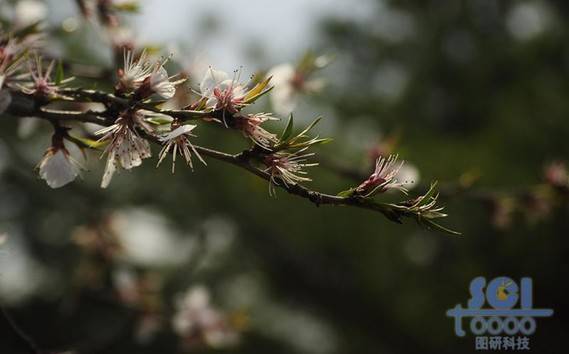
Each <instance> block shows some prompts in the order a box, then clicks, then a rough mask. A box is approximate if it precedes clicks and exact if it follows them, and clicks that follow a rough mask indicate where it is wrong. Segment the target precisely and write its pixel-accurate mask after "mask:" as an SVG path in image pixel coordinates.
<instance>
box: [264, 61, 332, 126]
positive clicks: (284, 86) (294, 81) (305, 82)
mask: <svg viewBox="0 0 569 354" xmlns="http://www.w3.org/2000/svg"><path fill="white" fill-rule="evenodd" d="M267 76H271V77H272V80H271V82H272V83H273V85H274V88H273V90H272V92H271V95H270V100H271V105H272V107H273V109H274V111H275V112H276V113H277V114H279V115H282V116H285V115H288V114H290V113H291V112H292V111H293V110H294V109H295V108H296V106H297V105H298V101H299V98H300V95H301V94H302V93H312V92H316V91H319V90H321V89H322V87H323V85H324V83H323V81H322V80H320V79H308V77H307V75H306V74H304V73H302V72H300V71H299V70H297V68H295V67H294V66H293V65H292V64H288V63H287V64H281V65H277V66H275V67H274V68H272V69H271V70H269V73H268V74H267Z"/></svg>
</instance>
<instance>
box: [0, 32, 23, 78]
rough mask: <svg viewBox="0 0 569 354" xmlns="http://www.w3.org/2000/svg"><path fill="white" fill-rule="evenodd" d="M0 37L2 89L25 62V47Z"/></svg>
mask: <svg viewBox="0 0 569 354" xmlns="http://www.w3.org/2000/svg"><path fill="white" fill-rule="evenodd" d="M1 37H2V36H1V35H0V89H2V87H4V85H5V84H6V82H7V81H9V79H10V78H11V77H13V76H14V75H15V74H16V73H17V72H18V71H19V70H20V68H21V66H22V64H23V62H24V56H23V55H22V50H23V46H22V45H21V44H18V43H16V41H15V40H13V39H8V40H4V39H2V38H1Z"/></svg>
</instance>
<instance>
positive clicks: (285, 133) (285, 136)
mask: <svg viewBox="0 0 569 354" xmlns="http://www.w3.org/2000/svg"><path fill="white" fill-rule="evenodd" d="M293 123H294V119H293V117H292V113H291V114H290V116H289V118H288V122H287V123H286V127H285V129H284V131H283V133H282V135H281V139H280V140H281V142H283V141H286V140H287V139H288V138H289V137H290V136H291V135H292V126H293Z"/></svg>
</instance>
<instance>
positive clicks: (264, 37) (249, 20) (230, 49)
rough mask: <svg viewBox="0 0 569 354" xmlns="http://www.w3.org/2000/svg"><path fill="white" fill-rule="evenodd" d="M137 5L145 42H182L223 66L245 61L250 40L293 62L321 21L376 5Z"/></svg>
mask: <svg viewBox="0 0 569 354" xmlns="http://www.w3.org/2000/svg"><path fill="white" fill-rule="evenodd" d="M141 4H142V13H141V14H140V15H138V16H137V17H136V20H135V21H136V22H135V23H136V27H137V28H138V36H139V38H140V39H141V40H142V41H143V42H145V41H150V42H157V43H164V42H170V41H177V42H182V43H183V44H184V45H187V46H188V47H189V49H190V50H191V51H192V55H194V56H195V55H200V56H204V57H206V58H207V60H208V61H210V64H212V65H215V66H218V67H220V68H222V69H224V70H232V69H235V68H236V67H238V66H239V65H247V64H248V62H249V61H250V60H249V59H248V55H247V51H248V50H250V48H251V46H252V44H253V43H254V44H255V47H257V48H263V49H265V50H264V52H265V53H267V55H268V57H267V60H268V61H269V62H272V63H275V62H282V61H289V60H295V59H297V57H298V55H299V53H301V52H303V51H304V50H306V49H307V46H309V45H310V43H313V42H314V41H312V39H313V38H315V35H316V33H317V27H318V20H319V19H321V18H323V17H326V16H327V15H335V16H338V17H348V18H354V17H358V18H365V17H369V16H371V15H372V13H373V12H372V11H370V9H372V7H374V6H377V5H376V4H373V2H372V1H369V0H362V1H358V2H357V4H356V5H355V4H354V3H353V2H349V1H343V0H311V1H305V0H287V1H266V0H232V1H229V0H207V1H187V0H142V1H141ZM208 19H211V20H208ZM208 24H209V25H208ZM212 28H217V29H215V30H212ZM200 38H201V39H200Z"/></svg>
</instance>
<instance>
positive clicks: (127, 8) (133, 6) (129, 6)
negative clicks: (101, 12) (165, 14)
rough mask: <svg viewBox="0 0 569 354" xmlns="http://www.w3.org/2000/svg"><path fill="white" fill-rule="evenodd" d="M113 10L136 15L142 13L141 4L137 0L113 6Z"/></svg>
mask: <svg viewBox="0 0 569 354" xmlns="http://www.w3.org/2000/svg"><path fill="white" fill-rule="evenodd" d="M113 8H114V9H115V10H117V11H124V12H130V13H135V12H139V11H140V4H139V3H138V1H136V0H133V1H123V2H121V3H117V4H113Z"/></svg>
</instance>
